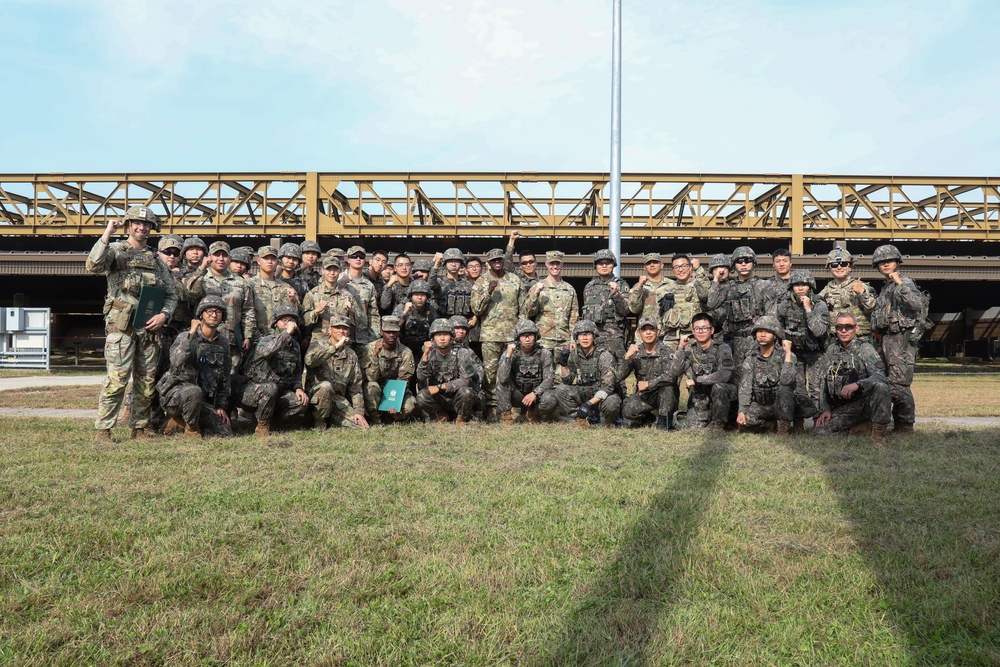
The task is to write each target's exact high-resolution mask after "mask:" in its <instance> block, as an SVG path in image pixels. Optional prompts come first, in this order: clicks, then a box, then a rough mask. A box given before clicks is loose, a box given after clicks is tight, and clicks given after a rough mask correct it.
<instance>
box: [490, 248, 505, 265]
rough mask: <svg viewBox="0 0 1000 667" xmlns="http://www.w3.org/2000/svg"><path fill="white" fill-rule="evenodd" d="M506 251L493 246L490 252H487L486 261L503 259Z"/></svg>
mask: <svg viewBox="0 0 1000 667" xmlns="http://www.w3.org/2000/svg"><path fill="white" fill-rule="evenodd" d="M503 258H504V252H503V250H501V249H500V248H493V250H490V251H489V252H488V253H486V261H487V262H492V261H493V260H494V259H503Z"/></svg>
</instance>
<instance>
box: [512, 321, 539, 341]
mask: <svg viewBox="0 0 1000 667" xmlns="http://www.w3.org/2000/svg"><path fill="white" fill-rule="evenodd" d="M524 334H535V338H538V325H537V324H535V323H534V322H532V321H531V320H521V321H520V322H518V323H517V326H515V327H514V336H516V337H520V336H522V335H524Z"/></svg>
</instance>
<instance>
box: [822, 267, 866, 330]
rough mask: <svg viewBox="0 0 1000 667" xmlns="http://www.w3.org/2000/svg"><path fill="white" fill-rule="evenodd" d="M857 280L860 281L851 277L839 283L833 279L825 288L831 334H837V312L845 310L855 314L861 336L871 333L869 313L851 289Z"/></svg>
mask: <svg viewBox="0 0 1000 667" xmlns="http://www.w3.org/2000/svg"><path fill="white" fill-rule="evenodd" d="M855 282H858V280H857V278H851V279H849V280H848V281H847V282H845V283H844V284H843V285H837V284H836V283H834V282H832V281H831V282H830V283H829V284H828V285H827V286H826V287H824V288H823V292H824V294H823V295H822V296H823V300H824V301H826V307H827V308H828V309H829V311H830V335H831V336H835V335H836V330H835V329H834V326H835V324H836V321H837V313H841V312H845V311H846V312H848V313H851V314H852V315H854V319H855V321H856V322H857V324H858V335H859V336H867V335H869V334H870V333H871V323H870V322H869V321H868V315H866V314H865V311H864V310H862V309H861V307H860V306H858V305H857V304H856V303H855V302H854V299H853V298H852V295H853V294H854V292H853V291H852V290H851V287H852V286H853V285H854V283H855Z"/></svg>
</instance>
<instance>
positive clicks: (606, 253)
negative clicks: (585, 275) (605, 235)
mask: <svg viewBox="0 0 1000 667" xmlns="http://www.w3.org/2000/svg"><path fill="white" fill-rule="evenodd" d="M608 260H610V261H611V262H612V263H613V264H614V265H615V266H618V260H617V259H616V258H615V253H613V252H611V251H610V250H609V249H607V248H604V249H603V250H598V251H597V252H595V253H594V264H597V263H598V262H602V261H604V262H606V261H608Z"/></svg>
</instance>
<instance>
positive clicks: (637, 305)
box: [628, 277, 697, 322]
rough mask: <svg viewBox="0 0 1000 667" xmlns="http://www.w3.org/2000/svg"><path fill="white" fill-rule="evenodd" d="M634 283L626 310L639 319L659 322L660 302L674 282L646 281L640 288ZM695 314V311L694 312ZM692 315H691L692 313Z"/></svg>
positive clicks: (661, 280)
mask: <svg viewBox="0 0 1000 667" xmlns="http://www.w3.org/2000/svg"><path fill="white" fill-rule="evenodd" d="M638 285H639V284H638V283H636V284H635V286H633V287H632V291H631V292H629V295H628V309H629V312H631V313H632V314H633V315H637V316H638V317H639V318H640V319H642V318H643V317H652V318H653V319H655V320H656V321H657V322H659V321H660V312H661V310H660V301H661V300H662V299H663V298H664V297H666V296H667V295H668V294H671V293H672V292H673V290H674V281H673V280H671V279H670V278H667V277H663V278H661V279H660V280H659V281H657V282H653V281H652V280H647V281H646V282H645V283H644V284H643V286H642V287H641V288H640V287H639V286H638ZM696 312H697V311H696ZM692 314H693V313H692Z"/></svg>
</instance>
